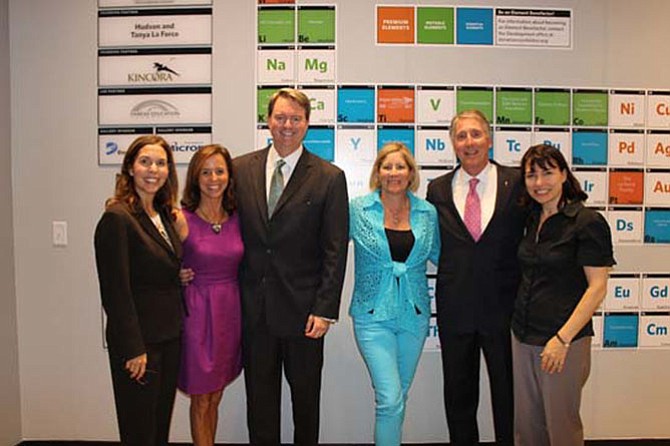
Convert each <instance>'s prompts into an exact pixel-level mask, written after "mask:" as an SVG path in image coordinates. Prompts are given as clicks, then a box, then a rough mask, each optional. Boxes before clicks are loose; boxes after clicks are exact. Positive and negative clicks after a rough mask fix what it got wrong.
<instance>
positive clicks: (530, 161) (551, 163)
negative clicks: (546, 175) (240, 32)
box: [519, 144, 589, 209]
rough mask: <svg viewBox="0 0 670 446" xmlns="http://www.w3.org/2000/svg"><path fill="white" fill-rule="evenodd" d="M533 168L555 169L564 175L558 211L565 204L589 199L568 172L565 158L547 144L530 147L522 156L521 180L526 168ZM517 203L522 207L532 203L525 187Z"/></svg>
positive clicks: (570, 172) (577, 181)
mask: <svg viewBox="0 0 670 446" xmlns="http://www.w3.org/2000/svg"><path fill="white" fill-rule="evenodd" d="M534 166H537V167H539V168H540V169H548V168H549V167H555V168H558V169H559V170H560V171H561V172H565V173H566V180H565V182H564V183H563V191H562V193H561V199H560V200H559V201H558V208H559V209H560V208H562V207H563V206H565V205H566V204H567V203H571V202H573V201H586V199H587V198H588V197H589V196H588V195H587V194H586V192H584V191H583V190H582V187H581V185H580V184H579V180H577V178H575V176H574V174H573V173H572V171H570V167H569V166H568V163H567V161H565V157H563V154H562V153H561V151H560V150H558V149H557V148H556V147H554V146H550V145H548V144H537V145H535V146H531V147H530V148H529V149H528V150H527V151H526V153H524V154H523V158H521V178H522V179H523V178H525V175H526V168H532V167H534ZM522 181H524V180H522ZM519 201H520V203H521V205H523V206H529V205H531V204H532V203H534V200H533V199H532V198H531V196H530V195H529V194H528V189H527V188H526V187H524V188H523V193H522V194H521V197H520V198H519Z"/></svg>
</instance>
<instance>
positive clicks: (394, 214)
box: [384, 199, 409, 226]
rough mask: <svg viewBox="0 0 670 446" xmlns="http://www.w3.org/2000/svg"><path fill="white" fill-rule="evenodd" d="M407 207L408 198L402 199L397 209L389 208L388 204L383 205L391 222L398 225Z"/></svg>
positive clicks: (403, 217)
mask: <svg viewBox="0 0 670 446" xmlns="http://www.w3.org/2000/svg"><path fill="white" fill-rule="evenodd" d="M408 208H409V200H407V199H405V200H403V201H402V203H401V204H400V206H398V208H397V209H391V207H390V206H388V207H387V206H385V207H384V209H385V210H386V211H387V212H388V216H389V217H391V223H393V225H394V226H398V225H399V224H400V222H402V221H403V220H404V219H405V215H406V211H407V209H408Z"/></svg>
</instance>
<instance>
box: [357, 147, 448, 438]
mask: <svg viewBox="0 0 670 446" xmlns="http://www.w3.org/2000/svg"><path fill="white" fill-rule="evenodd" d="M418 186H419V172H418V170H417V166H416V162H415V161H414V158H413V157H412V155H411V153H410V151H409V150H408V149H407V147H406V146H405V145H404V144H401V143H396V142H393V143H389V144H386V145H385V146H384V147H383V148H382V149H381V150H380V152H379V154H378V156H377V159H376V160H375V163H374V165H373V168H372V173H371V175H370V189H372V192H371V193H370V194H368V195H365V196H362V197H358V198H355V199H353V200H352V201H351V203H350V219H351V222H350V224H351V226H350V231H351V238H352V240H353V241H354V255H355V261H356V266H355V283H354V292H353V296H352V298H351V306H350V308H349V314H350V316H351V317H352V318H353V322H354V324H353V325H354V335H355V337H356V344H357V345H358V349H359V351H360V352H361V356H363V360H364V361H365V364H366V366H367V368H368V372H369V373H370V378H371V380H372V387H373V388H374V391H375V401H376V407H375V444H376V445H383V446H393V445H400V442H401V439H402V423H403V419H404V417H405V401H406V399H407V392H408V391H409V388H410V385H411V384H412V380H413V378H414V372H415V371H416V367H417V364H418V363H419V357H420V356H421V351H422V350H423V344H424V342H425V340H426V336H427V334H428V323H429V319H430V298H429V296H428V281H427V278H426V262H427V261H428V260H430V261H431V262H433V263H434V264H436V263H437V261H438V257H439V253H440V239H439V232H438V223H437V211H436V210H435V208H434V207H433V205H432V204H430V203H428V202H427V201H425V200H422V199H420V198H417V197H416V196H415V195H414V193H413V192H415V191H416V190H417V188H418Z"/></svg>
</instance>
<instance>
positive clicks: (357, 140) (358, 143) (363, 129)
mask: <svg viewBox="0 0 670 446" xmlns="http://www.w3.org/2000/svg"><path fill="white" fill-rule="evenodd" d="M376 141H377V132H376V130H375V126H374V125H347V126H342V125H340V126H339V127H338V130H337V144H336V146H335V163H336V164H337V165H347V166H360V165H364V166H366V167H367V166H372V163H373V162H374V161H375V158H376V157H377V143H376ZM368 175H369V172H366V173H365V175H364V177H365V178H367V177H368Z"/></svg>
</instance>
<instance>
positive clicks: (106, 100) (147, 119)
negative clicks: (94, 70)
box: [98, 87, 212, 126]
mask: <svg viewBox="0 0 670 446" xmlns="http://www.w3.org/2000/svg"><path fill="white" fill-rule="evenodd" d="M211 122H212V89H211V87H171V88H162V89H153V88H102V89H100V90H98V123H99V124H100V125H103V126H120V125H128V126H137V125H138V124H170V125H178V124H207V125H209V124H210V123H211Z"/></svg>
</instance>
